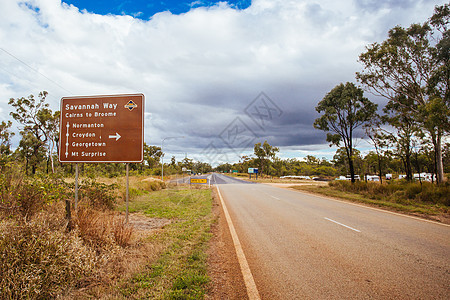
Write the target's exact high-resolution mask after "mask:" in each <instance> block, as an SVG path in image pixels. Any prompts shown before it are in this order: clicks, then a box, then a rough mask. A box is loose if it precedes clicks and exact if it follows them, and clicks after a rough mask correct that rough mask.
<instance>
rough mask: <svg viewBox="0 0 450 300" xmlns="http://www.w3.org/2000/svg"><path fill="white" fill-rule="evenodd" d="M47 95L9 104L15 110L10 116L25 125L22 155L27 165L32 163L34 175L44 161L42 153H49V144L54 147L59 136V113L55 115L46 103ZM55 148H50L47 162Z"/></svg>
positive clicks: (43, 93) (11, 100) (43, 94)
mask: <svg viewBox="0 0 450 300" xmlns="http://www.w3.org/2000/svg"><path fill="white" fill-rule="evenodd" d="M47 94H48V93H47V92H46V91H43V92H40V93H39V95H38V99H36V98H35V97H34V96H33V95H30V96H28V98H25V97H22V98H17V99H14V98H11V99H10V100H9V102H8V104H10V105H11V106H13V107H14V108H15V111H13V112H11V113H10V115H11V116H12V117H13V118H14V119H15V120H16V121H17V122H19V123H20V124H21V125H23V127H22V130H21V135H22V141H21V144H20V148H21V149H22V150H21V153H22V155H23V156H24V157H25V158H26V161H27V163H30V165H31V168H32V173H33V174H34V173H35V172H36V168H37V165H38V164H39V162H40V161H41V160H42V159H43V157H42V155H41V154H42V152H44V153H46V152H47V149H46V145H48V144H47V143H51V144H52V145H53V143H54V141H55V140H56V139H57V136H58V134H57V130H58V121H59V112H55V113H53V112H52V110H51V109H50V108H48V107H49V104H48V103H46V102H45V98H46V97H47ZM53 148H54V146H49V147H48V149H49V150H48V157H47V161H48V160H49V159H52V151H53ZM47 166H48V163H47ZM47 170H48V169H47Z"/></svg>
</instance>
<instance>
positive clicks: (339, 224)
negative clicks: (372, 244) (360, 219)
mask: <svg viewBox="0 0 450 300" xmlns="http://www.w3.org/2000/svg"><path fill="white" fill-rule="evenodd" d="M324 219H325V220H328V221H330V222H333V223H336V224H338V225H341V226H344V227H346V228H348V229H351V230H354V231H356V232H361V231H359V230H358V229H355V228H353V227H350V226H347V225H345V224H342V223H339V222H338V221H335V220H332V219H329V218H324Z"/></svg>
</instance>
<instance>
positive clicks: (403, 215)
mask: <svg viewBox="0 0 450 300" xmlns="http://www.w3.org/2000/svg"><path fill="white" fill-rule="evenodd" d="M276 188H278V189H281V188H280V187H276ZM291 191H294V192H297V193H302V191H299V190H291ZM302 194H306V195H310V196H314V197H317V198H322V199H325V200H331V201H336V202H341V203H345V204H350V205H353V206H359V207H362V208H367V209H371V210H376V211H379V212H383V213H387V214H391V215H396V216H400V217H405V218H409V219H415V220H418V221H422V222H427V223H432V224H436V225H441V226H446V227H450V224H445V223H441V222H438V221H433V220H427V219H424V218H419V217H414V216H410V215H406V214H402V213H397V212H393V211H390V210H386V209H381V208H376V207H371V206H368V205H363V204H358V203H353V202H350V200H348V201H344V200H339V199H336V198H331V197H326V196H323V195H319V194H314V193H302Z"/></svg>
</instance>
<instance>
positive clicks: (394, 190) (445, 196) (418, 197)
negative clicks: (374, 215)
mask: <svg viewBox="0 0 450 300" xmlns="http://www.w3.org/2000/svg"><path fill="white" fill-rule="evenodd" d="M329 186H330V187H333V188H335V189H338V190H342V191H346V192H352V193H358V194H362V195H365V196H367V197H369V198H372V199H384V200H388V201H391V202H399V203H404V202H405V201H421V202H428V203H433V204H441V205H446V206H450V197H449V195H450V184H449V183H444V184H441V185H436V184H432V183H430V182H423V183H422V184H420V183H419V182H396V183H388V184H380V183H377V182H367V183H366V182H364V181H357V182H355V183H354V184H352V183H351V182H350V181H344V180H336V181H332V182H330V183H329Z"/></svg>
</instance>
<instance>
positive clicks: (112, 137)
mask: <svg viewBox="0 0 450 300" xmlns="http://www.w3.org/2000/svg"><path fill="white" fill-rule="evenodd" d="M109 138H110V139H116V141H117V140H118V139H120V138H121V136H120V134H118V133H117V132H116V134H115V135H110V136H109Z"/></svg>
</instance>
